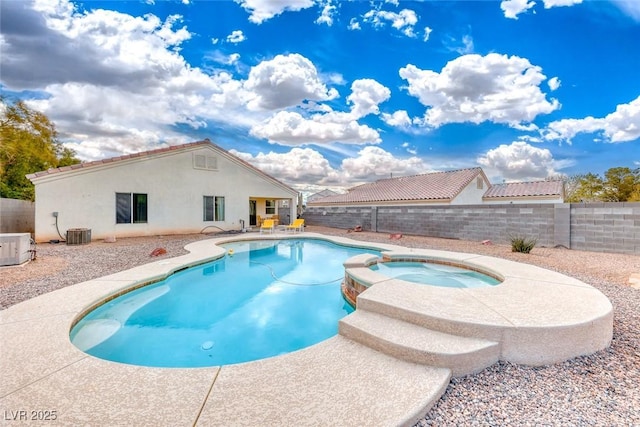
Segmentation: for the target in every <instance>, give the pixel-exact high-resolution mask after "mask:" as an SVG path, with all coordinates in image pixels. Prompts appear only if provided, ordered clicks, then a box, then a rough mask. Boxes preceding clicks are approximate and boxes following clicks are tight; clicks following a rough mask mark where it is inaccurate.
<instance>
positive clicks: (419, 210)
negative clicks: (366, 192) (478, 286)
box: [376, 204, 554, 246]
mask: <svg viewBox="0 0 640 427" xmlns="http://www.w3.org/2000/svg"><path fill="white" fill-rule="evenodd" d="M553 213H554V210H553V205H545V204H537V205H466V206H413V207H395V208H393V207H379V208H378V220H377V224H378V229H377V230H376V231H379V232H384V233H406V234H415V235H421V236H432V237H443V238H448V239H464V240H477V241H482V240H492V241H494V242H496V243H498V242H501V243H506V242H508V241H509V236H512V235H513V236H521V237H533V238H536V239H537V240H538V245H541V246H554V241H553V235H554V228H553Z"/></svg>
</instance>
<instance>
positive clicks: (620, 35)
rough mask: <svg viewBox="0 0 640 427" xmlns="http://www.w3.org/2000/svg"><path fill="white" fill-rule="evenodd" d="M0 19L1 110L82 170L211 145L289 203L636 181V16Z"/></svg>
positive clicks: (319, 7) (577, 5)
mask: <svg viewBox="0 0 640 427" xmlns="http://www.w3.org/2000/svg"><path fill="white" fill-rule="evenodd" d="M0 8H1V10H0V20H1V21H0V32H1V39H0V53H1V68H0V92H1V93H2V94H3V95H4V96H6V97H8V98H9V99H14V98H19V99H23V100H26V101H28V102H29V105H31V106H32V107H33V108H36V109H38V110H40V111H42V112H44V113H45V114H47V115H48V116H49V118H50V119H51V120H52V121H53V122H54V123H55V124H56V126H57V129H58V131H59V132H60V140H61V141H62V142H63V143H64V144H65V145H66V146H68V147H70V148H72V149H74V150H75V151H76V152H77V154H78V157H80V158H81V159H83V160H95V159H100V158H105V157H112V156H117V155H121V154H128V153H133V152H138V151H144V150H149V149H154V148H159V147H162V146H166V145H174V144H180V143H185V142H191V141H195V140H200V139H203V138H209V139H211V140H212V141H213V142H215V143H217V144H218V145H220V146H222V147H223V148H225V149H227V150H229V151H231V152H232V153H234V154H236V155H238V156H240V157H241V158H243V159H245V160H246V161H248V162H250V163H252V164H253V165H255V166H257V167H258V168H260V169H262V170H264V171H265V172H267V173H269V174H271V175H273V176H274V177H276V178H278V179H280V180H282V181H283V182H285V183H287V184H289V185H291V186H293V187H294V188H296V189H298V190H300V191H302V192H304V193H305V194H311V193H314V192H316V191H320V190H323V189H325V188H330V189H333V190H337V191H340V190H342V189H345V188H349V187H352V186H354V185H358V184H361V183H363V182H370V181H373V180H376V179H380V178H386V177H388V176H390V174H393V176H401V175H413V174H419V173H427V172H432V171H440V170H451V169H459V168H466V167H476V166H481V167H482V168H483V169H484V170H485V172H486V174H487V175H488V176H489V178H490V179H491V181H492V182H494V183H496V182H502V181H527V180H538V179H545V178H546V177H548V176H557V175H559V174H564V175H568V176H571V175H575V174H581V173H587V172H593V173H597V174H603V173H604V172H605V171H606V170H607V169H609V168H611V167H618V166H624V167H630V168H633V169H635V168H638V167H640V145H639V144H640V77H639V76H640V1H637V0H628V1H625V0H611V1H587V0H585V1H580V0H529V1H527V0H506V1H456V2H450V1H406V2H405V1H372V2H366V1H334V0H277V1H276V0H235V1H231V0H229V1H204V0H169V1H161V0H155V1H151V0H148V1H83V2H80V1H69V0H47V1H43V0H35V1H32V0H5V1H3V2H2V3H1V4H0Z"/></svg>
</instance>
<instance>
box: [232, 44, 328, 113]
mask: <svg viewBox="0 0 640 427" xmlns="http://www.w3.org/2000/svg"><path fill="white" fill-rule="evenodd" d="M244 88H245V89H246V90H247V91H249V92H252V93H253V94H254V97H253V99H251V100H250V101H249V102H248V107H249V108H250V109H251V110H273V109H279V108H285V107H290V106H295V105H297V104H299V103H300V102H302V101H303V100H305V99H309V100H316V101H326V100H330V99H334V98H336V97H337V96H338V92H337V91H336V90H335V89H327V87H326V86H325V85H324V83H323V82H322V81H321V80H320V78H319V77H318V71H317V70H316V67H315V66H314V65H313V63H312V62H311V61H309V60H308V59H307V58H305V57H304V56H302V55H299V54H290V55H277V56H276V57H275V58H273V59H272V60H269V61H263V62H261V63H260V64H258V65H256V66H255V67H253V68H252V69H251V71H250V73H249V77H248V79H247V80H246V81H245V83H244Z"/></svg>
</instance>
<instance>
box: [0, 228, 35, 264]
mask: <svg viewBox="0 0 640 427" xmlns="http://www.w3.org/2000/svg"><path fill="white" fill-rule="evenodd" d="M29 259H31V234H29V233H7V234H0V266H4V265H18V264H22V263H23V262H27V261H29Z"/></svg>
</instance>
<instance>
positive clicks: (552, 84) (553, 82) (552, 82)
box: [547, 77, 561, 91]
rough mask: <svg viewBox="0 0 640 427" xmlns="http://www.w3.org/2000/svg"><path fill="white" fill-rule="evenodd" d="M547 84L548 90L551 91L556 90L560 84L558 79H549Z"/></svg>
mask: <svg viewBox="0 0 640 427" xmlns="http://www.w3.org/2000/svg"><path fill="white" fill-rule="evenodd" d="M547 84H548V85H549V89H551V90H552V91H553V90H557V89H558V88H559V87H560V85H561V82H560V79H559V78H557V77H551V78H550V79H549V81H548V82H547Z"/></svg>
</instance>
